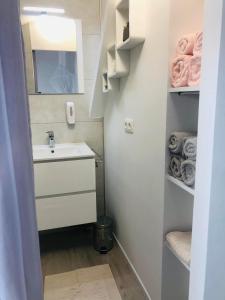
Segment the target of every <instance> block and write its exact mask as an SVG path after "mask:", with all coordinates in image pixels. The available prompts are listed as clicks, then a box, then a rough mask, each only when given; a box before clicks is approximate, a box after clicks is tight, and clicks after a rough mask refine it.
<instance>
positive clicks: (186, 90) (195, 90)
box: [169, 86, 200, 95]
mask: <svg viewBox="0 0 225 300" xmlns="http://www.w3.org/2000/svg"><path fill="white" fill-rule="evenodd" d="M199 92H200V88H199V86H185V87H179V88H170V89H169V93H177V94H190V95H198V94H199Z"/></svg>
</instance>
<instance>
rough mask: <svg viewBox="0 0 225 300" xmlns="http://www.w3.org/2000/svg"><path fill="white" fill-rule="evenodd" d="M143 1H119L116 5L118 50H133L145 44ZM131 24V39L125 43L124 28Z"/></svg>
mask: <svg viewBox="0 0 225 300" xmlns="http://www.w3.org/2000/svg"><path fill="white" fill-rule="evenodd" d="M140 2H141V0H139V1H137V0H118V1H117V5H116V45H117V49H118V50H131V49H133V48H135V47H136V46H138V45H140V44H142V43H144V41H145V38H144V32H143V31H144V28H145V19H144V18H143V17H142V14H141V11H140V9H141V7H142V3H140ZM127 23H129V38H128V39H127V40H125V41H123V30H124V27H125V26H126V25H127Z"/></svg>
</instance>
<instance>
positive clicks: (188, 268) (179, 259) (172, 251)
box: [165, 241, 190, 271]
mask: <svg viewBox="0 0 225 300" xmlns="http://www.w3.org/2000/svg"><path fill="white" fill-rule="evenodd" d="M165 246H166V247H167V248H168V249H169V250H170V252H171V253H172V254H173V255H174V256H175V257H176V258H177V260H178V261H179V262H180V263H181V264H182V265H183V266H184V267H185V268H186V269H187V270H188V271H190V266H189V265H188V264H187V263H185V262H184V261H183V260H182V259H181V258H180V257H179V256H178V255H177V254H176V252H175V251H174V250H173V248H172V247H171V246H170V245H169V243H168V242H167V241H165Z"/></svg>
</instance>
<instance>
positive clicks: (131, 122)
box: [124, 118, 134, 134]
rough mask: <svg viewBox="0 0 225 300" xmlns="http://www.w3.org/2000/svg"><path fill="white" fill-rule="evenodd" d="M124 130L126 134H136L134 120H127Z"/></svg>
mask: <svg viewBox="0 0 225 300" xmlns="http://www.w3.org/2000/svg"><path fill="white" fill-rule="evenodd" d="M124 129H125V132H126V133H131V134H133V133H134V120H133V119H130V118H126V119H125V122H124Z"/></svg>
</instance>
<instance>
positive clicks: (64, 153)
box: [33, 143, 95, 162]
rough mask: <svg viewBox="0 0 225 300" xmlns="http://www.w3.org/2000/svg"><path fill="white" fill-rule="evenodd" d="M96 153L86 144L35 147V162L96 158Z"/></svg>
mask: <svg viewBox="0 0 225 300" xmlns="http://www.w3.org/2000/svg"><path fill="white" fill-rule="evenodd" d="M94 156H95V154H94V152H93V151H92V150H91V149H90V148H89V147H88V145H87V144H85V143H70V144H56V145H55V147H54V148H50V147H49V146H48V145H34V146H33V161H34V162H37V161H46V160H63V159H77V158H91V157H94Z"/></svg>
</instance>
